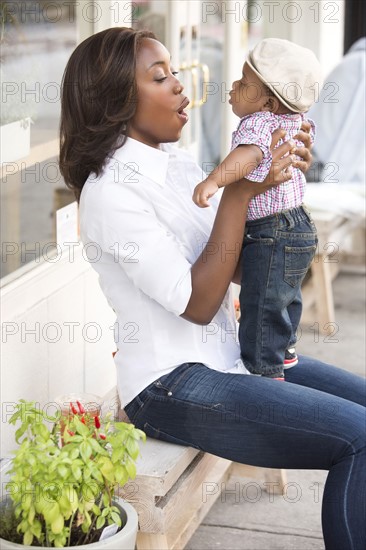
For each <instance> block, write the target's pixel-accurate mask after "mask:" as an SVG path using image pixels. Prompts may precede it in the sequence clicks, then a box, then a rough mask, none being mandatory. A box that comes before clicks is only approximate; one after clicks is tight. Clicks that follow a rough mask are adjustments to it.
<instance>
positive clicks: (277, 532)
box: [185, 273, 366, 550]
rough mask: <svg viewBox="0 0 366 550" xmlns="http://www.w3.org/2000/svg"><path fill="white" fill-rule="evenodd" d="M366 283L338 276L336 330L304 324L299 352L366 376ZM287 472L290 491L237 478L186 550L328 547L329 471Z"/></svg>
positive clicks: (361, 277)
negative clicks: (324, 512)
mask: <svg viewBox="0 0 366 550" xmlns="http://www.w3.org/2000/svg"><path fill="white" fill-rule="evenodd" d="M365 282H366V279H365V275H363V274H352V273H341V274H340V275H339V276H338V277H337V279H336V280H335V281H334V299H335V307H336V322H335V325H334V330H333V333H332V335H331V336H330V337H326V336H322V335H321V334H318V332H317V326H316V325H314V324H313V325H311V326H302V327H301V328H302V333H301V337H300V339H299V342H298V345H297V350H298V352H299V353H306V354H308V355H316V356H317V357H318V358H319V359H321V360H323V361H326V362H329V363H333V364H335V365H337V366H339V367H342V368H344V369H347V370H349V371H351V372H354V373H356V374H359V375H361V376H364V377H365V376H366V371H365V301H366V300H365V297H366V284H365ZM314 318H315V316H314ZM286 474H287V485H286V491H285V493H284V495H271V494H269V493H267V492H266V491H265V490H264V486H263V482H262V481H261V480H259V479H250V478H231V479H230V481H229V482H228V484H227V486H226V491H224V492H222V494H221V496H220V497H219V498H218V500H217V501H216V503H215V504H214V505H213V507H212V508H211V510H210V512H209V513H208V515H207V516H206V517H205V519H204V521H203V522H202V523H201V525H200V526H199V528H198V529H197V530H196V532H195V534H194V535H193V537H192V538H191V539H190V541H189V543H188V544H187V545H186V547H185V550H213V549H216V548H218V549H223V550H324V542H323V537H322V529H321V501H322V495H323V489H324V483H325V479H326V476H327V472H325V471H322V470H287V471H286Z"/></svg>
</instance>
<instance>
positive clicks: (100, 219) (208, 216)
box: [80, 138, 247, 406]
mask: <svg viewBox="0 0 366 550" xmlns="http://www.w3.org/2000/svg"><path fill="white" fill-rule="evenodd" d="M204 177H205V174H204V173H203V172H202V170H201V169H200V168H199V166H198V165H197V164H196V163H195V162H194V160H193V158H192V157H191V156H190V154H189V153H187V152H186V151H183V150H181V149H178V148H177V147H173V146H172V145H164V146H163V148H162V149H154V148H152V147H149V146H147V145H145V144H143V143H140V142H138V141H136V140H134V139H131V138H128V139H127V141H126V143H125V145H124V146H123V147H121V148H120V149H118V150H117V151H116V153H115V155H114V156H113V157H112V158H111V159H110V160H109V161H108V163H107V165H106V168H105V169H104V171H103V174H101V176H99V177H98V178H96V177H95V174H94V175H93V174H91V175H90V177H89V178H88V180H87V181H86V183H85V185H84V188H83V191H82V194H81V198H80V231H81V239H82V242H83V244H84V247H85V251H86V253H87V254H88V256H89V261H90V262H91V264H92V267H93V268H94V269H95V270H96V271H97V272H98V274H99V282H100V285H101V288H102V290H103V293H104V294H105V296H106V298H107V300H108V303H109V304H110V306H111V307H112V308H113V309H114V311H115V313H116V315H117V321H116V324H115V341H116V344H117V348H118V353H117V354H116V356H115V363H116V367H117V379H118V390H119V394H120V398H121V402H122V406H125V405H126V404H127V403H129V402H130V401H131V400H132V399H133V398H134V397H135V396H136V395H137V394H138V393H139V392H141V391H142V390H143V389H144V388H145V387H146V386H148V385H149V384H150V383H151V382H153V381H154V380H156V379H157V378H159V376H161V375H164V374H167V373H169V372H170V371H172V370H173V369H174V368H175V367H176V366H178V365H180V364H182V363H185V362H200V363H203V364H205V365H207V366H208V367H211V368H213V369H215V370H220V371H231V372H237V373H241V374H244V373H246V372H247V371H246V370H245V368H244V366H243V365H242V362H241V361H240V349H239V344H238V339H237V323H236V321H235V314H234V304H233V297H232V294H231V291H230V289H229V291H228V292H227V294H226V296H225V299H224V300H223V303H222V305H221V307H220V309H219V311H218V312H217V314H216V315H215V317H214V319H213V320H212V321H211V323H210V324H209V325H207V326H200V325H196V324H194V323H191V322H189V321H186V320H185V319H183V318H182V317H180V315H181V314H182V313H183V312H184V311H185V309H186V306H187V304H188V302H189V299H190V296H191V292H192V282H191V266H192V264H193V263H194V262H195V261H196V259H197V258H198V256H199V255H200V254H201V252H202V250H203V249H204V247H205V245H206V243H207V241H208V239H209V236H210V233H211V229H212V225H213V221H214V218H215V214H216V211H217V206H218V200H219V199H218V198H217V196H215V197H214V198H213V199H211V207H209V208H205V209H201V208H199V207H198V206H196V205H195V204H194V203H193V201H192V193H193V189H194V187H195V185H196V184H197V183H198V182H199V181H201V180H202V179H204ZM226 253H230V251H226V250H222V251H221V254H222V258H223V261H224V260H225V254H226Z"/></svg>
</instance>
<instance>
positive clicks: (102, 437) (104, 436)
mask: <svg viewBox="0 0 366 550" xmlns="http://www.w3.org/2000/svg"><path fill="white" fill-rule="evenodd" d="M99 437H100V439H107V436H106V435H104V434H99Z"/></svg>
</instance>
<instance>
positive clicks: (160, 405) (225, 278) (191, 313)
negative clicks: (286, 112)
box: [60, 28, 366, 550]
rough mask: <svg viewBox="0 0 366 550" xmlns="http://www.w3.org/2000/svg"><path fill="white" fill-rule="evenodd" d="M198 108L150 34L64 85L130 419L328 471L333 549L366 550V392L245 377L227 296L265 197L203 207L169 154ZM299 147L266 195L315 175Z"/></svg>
mask: <svg viewBox="0 0 366 550" xmlns="http://www.w3.org/2000/svg"><path fill="white" fill-rule="evenodd" d="M187 104H188V100H187V98H185V96H184V94H183V86H182V85H181V84H180V82H179V80H178V79H177V77H176V73H175V71H174V70H173V68H172V67H171V62H170V55H169V52H168V51H167V50H166V48H165V47H164V46H163V45H162V44H160V43H159V42H157V41H156V40H155V39H154V36H153V35H152V34H151V33H148V32H141V31H140V32H137V31H134V30H132V29H123V28H114V29H108V30H106V31H103V32H101V33H98V34H96V35H94V36H92V37H90V38H88V39H87V40H85V41H84V42H83V43H82V44H80V45H79V46H78V47H77V49H76V50H75V52H74V53H73V55H72V56H71V58H70V60H69V63H68V65H67V67H66V70H65V75H64V82H63V95H62V118H61V153H60V166H61V170H62V173H63V175H64V178H65V181H66V183H67V184H68V185H69V186H70V187H71V188H73V189H74V190H75V193H76V195H77V197H78V198H80V227H81V236H82V240H83V242H84V245H85V246H86V250H87V252H88V253H89V255H90V261H91V262H92V263H93V267H94V268H95V269H96V271H97V272H98V273H99V276H100V283H101V287H102V289H103V292H104V294H105V296H106V298H107V299H108V301H109V303H110V305H111V306H112V307H113V309H114V310H115V312H116V315H117V320H118V321H117V323H116V342H117V346H118V348H119V352H118V353H117V355H116V365H117V376H118V388H119V392H120V397H121V401H122V404H123V405H124V406H125V410H126V412H127V414H128V416H129V417H130V419H131V421H132V422H134V423H135V424H136V425H137V426H138V427H141V428H142V429H144V430H145V432H146V433H147V434H148V435H150V436H152V437H157V438H160V439H164V440H166V441H171V442H175V443H181V444H185V445H190V446H193V447H196V448H199V449H203V450H204V451H207V452H210V453H213V454H216V455H219V456H222V457H225V458H228V459H231V460H234V461H237V462H242V463H246V464H253V465H257V466H266V467H271V468H307V469H328V470H329V476H328V481H327V484H326V487H325V498H324V506H323V531H324V539H325V543H326V547H327V548H328V549H331V550H334V549H337V548H339V549H342V550H344V549H345V548H347V549H350V550H351V549H353V550H361V549H362V550H364V549H365V547H366V537H365V522H364V518H365V517H366V510H365V491H364V488H365V486H366V483H365V482H366V479H365V478H366V459H365V454H366V450H365V440H366V438H365V404H366V403H365V400H366V399H365V386H364V381H363V380H362V379H360V378H357V377H355V376H353V375H351V374H349V373H347V372H343V371H342V370H340V369H336V368H335V367H331V366H329V365H325V364H323V363H320V362H319V361H316V360H314V359H310V358H307V357H300V360H299V363H298V365H297V366H295V367H292V368H290V369H287V370H286V382H287V383H284V384H278V383H277V382H274V381H272V380H270V379H266V378H263V377H256V376H251V375H245V369H244V367H243V365H242V363H241V361H240V352H239V347H238V342H237V339H236V326H235V320H234V311H233V303H232V298H231V295H230V291H229V290H228V288H229V284H230V282H231V281H232V280H236V281H237V280H240V273H239V272H238V270H239V268H238V267H237V261H238V258H239V254H240V249H241V245H242V239H243V233H244V225H245V216H243V215H242V213H243V211H244V212H245V211H246V209H247V206H248V203H249V200H250V199H251V197H252V196H254V194H255V193H258V184H250V182H247V181H244V180H242V181H240V182H237V183H235V184H233V185H231V186H229V187H227V188H226V189H225V190H224V192H223V195H222V198H221V201H220V203H219V204H217V203H215V204H214V203H212V206H211V208H209V209H205V210H201V209H199V208H197V207H196V206H195V205H194V204H193V202H192V200H191V196H192V191H193V189H194V187H195V185H196V183H197V182H199V181H201V180H202V179H203V174H202V172H201V170H200V169H199V167H198V166H197V165H196V164H195V163H194V162H193V160H192V159H191V157H190V156H189V155H188V154H187V153H186V152H184V151H182V150H179V149H177V148H174V147H172V146H171V145H169V143H172V142H176V141H177V140H178V139H179V137H180V134H181V131H182V128H183V126H184V125H185V123H186V122H187V120H188V117H187V114H186V113H185V111H184V109H185V108H186V106H187ZM279 135H281V136H282V134H281V133H280V134H278V133H277V136H274V142H276V137H277V139H278V137H279ZM299 137H300V139H301V140H302V141H303V142H304V144H305V146H306V147H309V138H308V135H307V134H306V132H301V133H300V136H299ZM292 147H293V144H292V143H285V144H283V145H281V146H280V147H279V148H277V149H276V150H275V151H273V181H272V182H271V181H269V178H268V180H267V181H266V182H264V183H263V185H261V186H260V189H259V192H263V191H265V190H266V189H268V188H269V187H271V186H273V185H274V184H275V183H280V182H283V181H286V180H287V179H289V178H290V166H291V165H292V166H294V165H297V166H299V167H300V168H302V169H304V168H308V167H309V164H310V158H311V155H310V153H309V151H308V150H307V148H305V149H302V150H295V153H297V154H299V155H300V156H301V157H302V159H303V160H302V161H295V158H294V156H293V155H286V154H287V153H288V152H289V151H290V150H291V148H292ZM283 155H286V156H285V157H283V158H281V157H282V156H283ZM243 314H244V315H245V312H243Z"/></svg>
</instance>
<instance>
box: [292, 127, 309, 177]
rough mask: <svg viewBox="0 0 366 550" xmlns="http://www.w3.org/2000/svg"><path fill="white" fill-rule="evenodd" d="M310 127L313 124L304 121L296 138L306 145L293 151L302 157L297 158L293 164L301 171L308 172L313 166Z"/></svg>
mask: <svg viewBox="0 0 366 550" xmlns="http://www.w3.org/2000/svg"><path fill="white" fill-rule="evenodd" d="M310 129H311V126H310V124H309V122H303V123H302V125H301V130H300V132H299V133H298V134H296V136H294V139H298V140H299V141H302V143H303V144H304V147H295V149H293V150H292V151H291V153H294V154H295V155H297V156H299V157H301V159H302V160H298V159H295V161H294V162H293V164H292V166H293V167H294V168H299V169H300V170H301V172H304V173H305V172H307V171H308V170H309V168H310V166H311V163H312V160H313V157H312V154H311V148H312V144H311V139H310Z"/></svg>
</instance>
